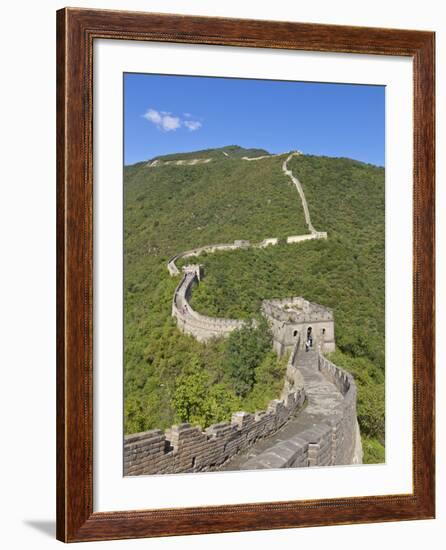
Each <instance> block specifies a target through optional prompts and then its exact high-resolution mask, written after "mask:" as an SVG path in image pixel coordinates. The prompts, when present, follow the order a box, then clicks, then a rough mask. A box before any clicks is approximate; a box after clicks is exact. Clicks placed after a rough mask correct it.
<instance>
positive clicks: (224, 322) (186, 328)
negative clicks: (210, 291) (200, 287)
mask: <svg viewBox="0 0 446 550" xmlns="http://www.w3.org/2000/svg"><path fill="white" fill-rule="evenodd" d="M191 267H195V266H191ZM198 267H199V266H197V268H198ZM197 283H198V275H197V271H194V270H192V271H186V272H185V273H184V275H183V277H182V278H181V281H180V283H179V285H178V286H177V288H176V290H175V293H174V296H173V300H172V316H173V317H175V318H176V320H177V326H178V328H179V329H180V330H181V331H182V332H184V333H185V334H191V335H192V336H194V337H195V338H196V339H197V340H198V341H199V342H206V341H207V340H210V339H211V338H219V337H222V336H227V335H228V334H229V333H231V332H232V331H233V330H236V329H238V328H241V327H242V326H243V325H244V321H241V320H238V319H224V318H222V317H209V316H207V315H202V314H201V313H197V312H196V311H195V310H194V309H193V308H192V306H191V305H190V303H189V300H190V297H191V292H192V287H193V286H194V285H195V284H197Z"/></svg>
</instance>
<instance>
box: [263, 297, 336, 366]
mask: <svg viewBox="0 0 446 550" xmlns="http://www.w3.org/2000/svg"><path fill="white" fill-rule="evenodd" d="M262 314H263V315H264V316H265V317H266V318H267V319H268V322H269V325H270V327H271V331H272V333H273V338H274V350H275V351H276V353H277V354H278V355H279V356H281V355H283V354H284V353H288V352H289V351H290V350H291V349H292V348H293V347H294V345H295V342H296V339H297V338H300V342H301V347H302V348H303V347H305V341H306V334H307V330H308V328H310V327H311V330H312V336H313V346H314V347H315V348H316V349H321V351H323V352H326V353H328V352H331V351H334V350H335V334H334V319H333V312H332V310H331V309H330V308H328V307H325V306H321V305H320V304H316V303H314V302H309V301H308V300H305V299H304V298H302V297H291V298H284V299H281V300H264V301H263V302H262Z"/></svg>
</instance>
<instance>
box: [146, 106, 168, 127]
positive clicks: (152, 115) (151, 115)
mask: <svg viewBox="0 0 446 550" xmlns="http://www.w3.org/2000/svg"><path fill="white" fill-rule="evenodd" d="M143 117H144V118H146V119H147V120H150V122H153V124H161V122H162V120H163V119H162V117H161V115H160V113H159V112H158V111H155V109H149V110H148V111H147V113H146V114H144V115H143Z"/></svg>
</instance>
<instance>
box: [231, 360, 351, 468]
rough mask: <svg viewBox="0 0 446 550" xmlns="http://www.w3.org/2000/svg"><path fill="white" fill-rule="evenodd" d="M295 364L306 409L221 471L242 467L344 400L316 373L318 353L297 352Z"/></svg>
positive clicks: (318, 421)
mask: <svg viewBox="0 0 446 550" xmlns="http://www.w3.org/2000/svg"><path fill="white" fill-rule="evenodd" d="M296 363H297V365H298V367H299V370H300V372H301V373H302V376H303V379H304V386H305V392H306V395H307V402H306V406H305V408H304V409H303V410H301V411H300V412H298V413H297V415H296V416H295V417H293V418H292V419H291V420H289V421H288V422H287V423H286V424H285V426H284V427H283V428H281V429H280V430H279V431H278V432H276V433H275V434H274V435H272V436H271V437H267V438H265V439H261V440H259V441H258V442H257V443H255V444H254V445H253V446H252V447H250V449H249V450H248V451H246V452H244V453H240V454H239V455H236V456H235V457H234V458H233V459H232V460H231V461H229V462H227V463H226V464H225V465H224V466H222V467H221V470H222V471H231V470H243V469H244V468H243V465H244V464H245V463H246V462H247V461H248V460H250V459H252V458H254V457H256V456H258V455H259V454H261V453H263V452H265V451H266V450H268V449H269V448H270V447H272V446H274V445H276V444H277V443H280V442H282V441H287V440H288V439H291V438H292V437H294V436H297V435H298V434H299V433H302V432H303V431H305V430H307V429H309V428H313V427H315V426H317V425H320V424H321V423H324V420H327V419H328V418H329V417H330V416H331V415H333V411H334V410H335V409H336V406H337V405H338V404H340V403H342V400H343V399H344V398H343V396H342V394H341V393H340V392H339V391H338V389H337V388H336V386H335V385H334V384H332V383H331V382H329V381H328V380H327V379H326V378H325V377H324V376H323V374H321V373H320V372H319V369H318V356H317V352H316V351H315V350H311V351H309V352H305V351H303V350H302V351H299V354H298V356H297V361H296Z"/></svg>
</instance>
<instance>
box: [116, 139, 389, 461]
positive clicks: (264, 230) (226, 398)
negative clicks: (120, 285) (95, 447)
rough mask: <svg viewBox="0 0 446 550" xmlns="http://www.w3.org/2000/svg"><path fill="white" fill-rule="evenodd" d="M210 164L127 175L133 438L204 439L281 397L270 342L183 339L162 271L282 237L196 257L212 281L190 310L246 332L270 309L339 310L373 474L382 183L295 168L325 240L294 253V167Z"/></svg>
mask: <svg viewBox="0 0 446 550" xmlns="http://www.w3.org/2000/svg"><path fill="white" fill-rule="evenodd" d="M225 150H226V151H229V149H228V148H226V149H225ZM264 153H265V152H264V151H259V152H256V153H255V154H252V153H251V154H248V153H246V150H240V151H237V155H238V156H239V157H241V156H245V155H246V156H257V155H258V154H264ZM209 154H210V155H211V156H213V158H214V159H215V160H213V161H212V162H211V163H209V164H206V165H196V166H171V165H170V166H164V167H160V168H147V167H146V166H145V164H144V163H139V164H136V165H133V166H129V167H126V168H125V174H124V176H125V228H124V230H125V429H126V432H127V433H132V432H137V431H141V430H146V429H150V428H153V427H160V428H165V427H168V426H169V425H171V424H172V423H173V422H175V421H183V420H189V421H191V422H196V423H199V424H200V425H202V426H203V427H204V426H207V425H209V424H211V423H213V422H217V421H220V420H223V419H228V418H229V417H230V413H231V412H232V411H234V410H239V409H243V410H252V411H254V410H259V409H262V408H264V407H265V406H266V404H267V403H268V401H269V400H270V399H272V398H274V397H277V396H278V394H279V393H280V388H281V386H282V383H283V375H284V372H285V365H286V358H283V359H282V360H280V361H279V360H278V359H277V357H276V356H275V354H274V353H273V352H272V351H271V345H270V340H269V338H270V336H269V335H268V334H267V332H265V331H264V332H263V334H261V333H262V330H261V329H259V330H258V331H253V330H252V329H245V330H243V331H238V332H236V333H233V335H231V337H230V338H229V339H227V340H225V341H214V342H211V343H209V344H206V345H204V344H200V343H198V342H197V341H195V339H193V338H192V337H190V336H186V335H183V334H181V333H180V332H179V331H178V330H177V328H176V326H175V323H174V322H173V321H172V319H171V317H170V309H171V300H172V296H173V292H174V289H175V286H176V285H177V284H178V278H170V277H169V275H168V273H167V270H166V262H167V260H168V258H169V257H170V256H172V255H173V254H175V253H178V252H180V251H182V250H187V249H189V248H192V247H196V246H201V245H205V244H211V243H218V242H220V243H221V242H230V241H232V240H234V239H249V240H251V241H252V242H255V241H260V240H262V239H264V238H268V237H279V238H281V240H282V243H281V244H279V245H278V246H275V247H268V248H266V249H249V250H238V251H233V252H219V253H215V254H208V255H202V256H200V263H202V264H203V265H204V272H205V277H204V279H203V280H202V282H201V284H200V286H199V287H198V288H197V289H196V290H194V293H193V297H192V304H193V306H194V308H195V309H196V310H198V311H200V312H201V313H205V314H208V315H216V316H224V317H233V318H245V319H249V318H252V317H253V316H255V315H257V314H258V313H259V309H260V304H261V301H262V300H263V299H266V298H283V297H285V296H299V295H301V296H304V297H305V298H306V299H308V300H311V301H314V302H318V303H321V304H324V305H327V306H329V307H332V308H333V309H334V313H335V322H336V325H335V328H336V343H337V347H338V351H337V352H336V353H335V355H334V357H333V360H334V361H335V362H336V363H337V364H339V366H341V367H344V368H346V369H347V370H349V371H350V372H352V374H353V375H354V376H355V378H356V380H357V383H358V393H359V396H358V417H359V422H360V426H361V433H362V435H363V443H364V451H365V461H369V462H378V461H382V460H383V456H384V449H383V444H384V170H383V169H382V168H377V167H375V166H371V165H367V164H363V163H360V162H356V161H352V160H349V159H333V158H326V157H312V156H301V157H295V158H293V160H292V161H291V163H290V167H291V169H292V170H293V172H294V173H295V174H296V175H297V176H298V177H299V179H300V181H301V182H302V185H303V187H304V191H305V195H306V198H307V201H308V204H309V209H310V213H311V217H312V221H313V225H314V226H315V227H316V228H317V229H318V230H321V231H327V232H328V240H327V241H309V242H305V243H299V244H293V245H286V244H283V239H284V238H285V237H286V236H287V235H296V234H302V233H306V232H307V229H306V227H305V224H304V218H303V212H302V208H301V205H300V202H299V200H298V197H297V193H296V191H295V189H294V187H293V186H292V185H291V184H290V182H289V179H288V178H286V177H285V176H284V175H283V173H282V171H281V163H282V162H283V158H284V157H272V158H271V159H265V160H261V161H256V162H244V161H240V160H237V159H235V158H228V157H225V156H224V155H222V154H221V158H219V157H218V155H217V156H214V155H215V150H212V153H209ZM180 156H181V158H185V157H184V156H183V155H180ZM190 157H191V158H198V157H201V158H203V154H202V152H200V154H199V153H198V152H194V153H191V154H190ZM232 157H235V154H234V155H232ZM166 160H167V157H166ZM169 160H172V159H169Z"/></svg>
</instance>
